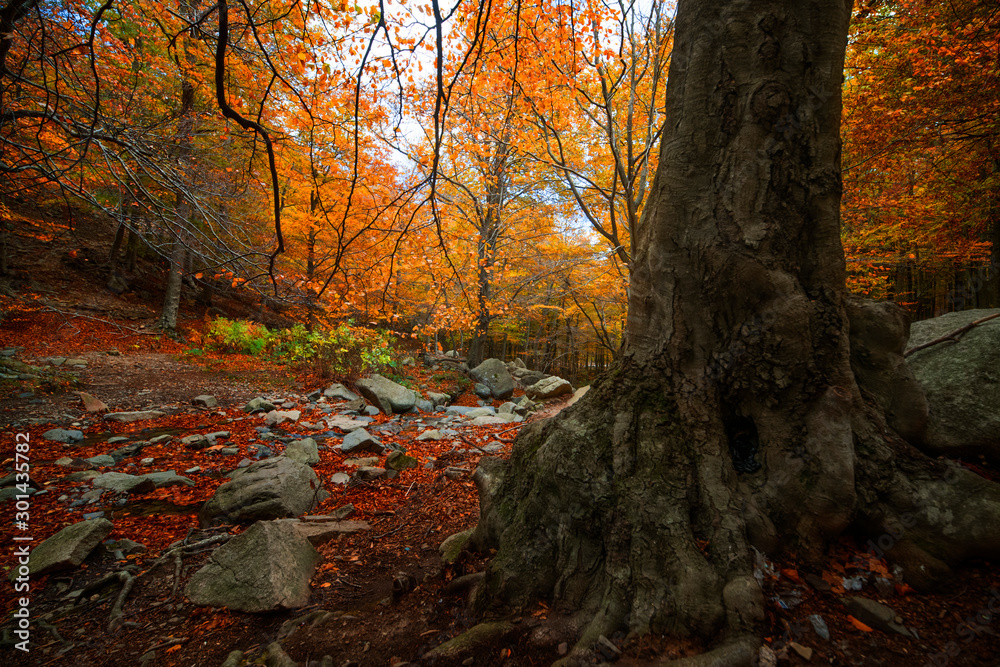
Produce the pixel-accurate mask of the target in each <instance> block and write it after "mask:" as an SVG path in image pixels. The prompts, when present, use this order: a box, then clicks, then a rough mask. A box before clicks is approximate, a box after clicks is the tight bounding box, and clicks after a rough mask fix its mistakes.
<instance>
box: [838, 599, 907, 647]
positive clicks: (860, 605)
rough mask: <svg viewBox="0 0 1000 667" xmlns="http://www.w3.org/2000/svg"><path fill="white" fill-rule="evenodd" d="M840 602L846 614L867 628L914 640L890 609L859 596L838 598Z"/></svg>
mask: <svg viewBox="0 0 1000 667" xmlns="http://www.w3.org/2000/svg"><path fill="white" fill-rule="evenodd" d="M840 601H841V602H842V603H843V604H844V606H845V607H847V613H849V614H850V615H851V616H853V617H854V618H856V619H858V620H859V621H861V622H862V623H864V624H865V625H867V626H868V627H870V628H875V629H876V630H881V631H882V632H895V633H897V634H900V635H903V636H904V637H909V638H911V639H916V636H915V635H914V634H913V632H911V631H910V629H909V628H907V627H906V626H904V625H903V623H902V620H901V619H900V620H897V619H899V615H898V614H897V613H896V612H895V610H893V609H892V607H889V606H888V605H884V604H882V603H881V602H876V601H875V600H871V599H869V598H863V597H859V596H854V597H848V598H840Z"/></svg>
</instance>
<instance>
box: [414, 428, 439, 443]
mask: <svg viewBox="0 0 1000 667" xmlns="http://www.w3.org/2000/svg"><path fill="white" fill-rule="evenodd" d="M442 437H444V436H442V435H441V431H438V430H436V429H431V430H429V431H424V432H423V433H421V434H420V435H418V436H417V437H416V438H415V439H416V440H418V441H423V440H440V439H441V438H442Z"/></svg>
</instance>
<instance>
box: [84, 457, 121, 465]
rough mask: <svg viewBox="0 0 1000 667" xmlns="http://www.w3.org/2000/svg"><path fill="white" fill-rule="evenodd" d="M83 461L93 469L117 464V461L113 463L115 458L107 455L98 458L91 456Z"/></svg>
mask: <svg viewBox="0 0 1000 667" xmlns="http://www.w3.org/2000/svg"><path fill="white" fill-rule="evenodd" d="M84 461H86V462H87V463H89V464H90V465H92V466H94V467H95V468H103V467H106V466H113V465H115V464H116V463H117V461H115V457H113V456H108V455H107V454H99V455H98V456H91V457H90V458H89V459H84Z"/></svg>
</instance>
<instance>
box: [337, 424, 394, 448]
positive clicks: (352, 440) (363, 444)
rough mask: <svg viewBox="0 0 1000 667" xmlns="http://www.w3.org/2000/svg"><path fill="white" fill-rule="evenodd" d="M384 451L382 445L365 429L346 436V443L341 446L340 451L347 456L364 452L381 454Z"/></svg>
mask: <svg viewBox="0 0 1000 667" xmlns="http://www.w3.org/2000/svg"><path fill="white" fill-rule="evenodd" d="M384 449H385V448H384V447H383V446H382V445H381V443H379V441H378V440H376V439H375V438H373V437H372V436H371V434H369V433H368V431H366V430H365V429H363V428H359V429H358V430H356V431H351V432H350V433H348V434H347V435H345V436H344V441H343V442H342V443H341V445H340V451H342V452H344V453H345V454H362V453H364V452H371V453H373V454H381V453H382V452H383V450H384Z"/></svg>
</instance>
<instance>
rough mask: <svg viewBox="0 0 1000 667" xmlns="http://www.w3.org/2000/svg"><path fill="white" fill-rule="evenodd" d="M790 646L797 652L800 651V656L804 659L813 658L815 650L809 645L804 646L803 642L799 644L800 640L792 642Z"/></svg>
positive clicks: (807, 660)
mask: <svg viewBox="0 0 1000 667" xmlns="http://www.w3.org/2000/svg"><path fill="white" fill-rule="evenodd" d="M788 648H790V649H792V650H793V651H795V652H796V653H798V654H799V656H800V657H801V658H802V659H803V660H805V661H806V662H809V661H810V660H812V657H813V650H812V649H811V648H809V647H808V646H803V645H802V644H799V643H798V642H791V643H790V644H789V645H788Z"/></svg>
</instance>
